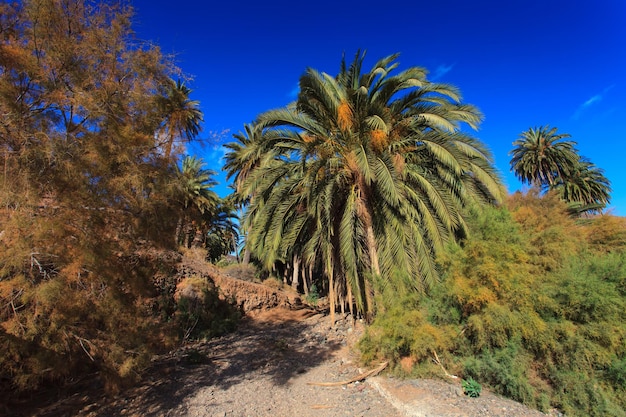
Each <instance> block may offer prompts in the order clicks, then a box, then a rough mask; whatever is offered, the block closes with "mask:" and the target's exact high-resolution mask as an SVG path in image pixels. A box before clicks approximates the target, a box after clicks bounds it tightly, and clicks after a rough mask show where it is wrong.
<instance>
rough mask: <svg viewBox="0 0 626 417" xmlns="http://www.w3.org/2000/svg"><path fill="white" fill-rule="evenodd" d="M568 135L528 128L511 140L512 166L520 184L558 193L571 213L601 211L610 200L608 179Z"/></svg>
mask: <svg viewBox="0 0 626 417" xmlns="http://www.w3.org/2000/svg"><path fill="white" fill-rule="evenodd" d="M570 137H571V136H570V135H569V134H558V133H557V129H556V128H550V127H549V126H541V127H538V128H530V129H528V130H527V131H525V132H523V133H522V134H521V135H520V137H519V138H518V139H517V140H516V141H515V142H513V146H514V148H513V150H512V151H511V155H512V158H511V169H512V170H513V172H514V173H515V175H516V176H517V177H518V178H519V179H520V181H522V183H526V184H530V185H532V186H535V187H538V188H540V189H541V190H543V191H556V192H558V193H559V195H560V196H561V198H562V199H563V200H564V201H566V202H567V203H569V205H570V209H571V210H572V212H574V213H577V214H581V213H587V212H600V211H602V209H604V208H605V207H606V206H607V204H608V203H609V199H610V193H611V186H610V183H609V180H608V179H607V178H606V177H605V176H604V173H603V171H602V170H601V169H600V168H598V167H596V166H595V165H594V164H593V163H591V161H589V160H588V159H587V158H585V157H582V156H580V155H579V154H578V151H577V150H576V148H575V146H576V142H574V141H571V140H566V139H569V138H570Z"/></svg>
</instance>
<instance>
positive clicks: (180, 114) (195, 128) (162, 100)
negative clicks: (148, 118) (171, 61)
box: [158, 78, 203, 158]
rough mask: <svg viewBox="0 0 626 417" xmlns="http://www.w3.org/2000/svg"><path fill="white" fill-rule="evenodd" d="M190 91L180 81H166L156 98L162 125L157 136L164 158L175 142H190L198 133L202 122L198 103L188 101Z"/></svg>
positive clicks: (167, 156) (170, 151)
mask: <svg viewBox="0 0 626 417" xmlns="http://www.w3.org/2000/svg"><path fill="white" fill-rule="evenodd" d="M191 91H192V90H190V89H189V88H188V87H187V86H185V84H184V83H183V82H182V81H181V80H177V81H174V80H172V79H171V78H170V79H168V80H167V82H166V83H165V86H164V92H163V94H162V95H161V96H159V98H158V107H159V111H160V112H161V114H162V115H163V123H162V125H161V129H160V132H159V135H160V136H161V137H162V138H163V140H164V145H165V158H169V157H170V155H171V153H172V148H173V146H174V142H175V141H176V140H183V141H186V142H190V141H192V140H194V139H195V138H196V137H197V136H198V134H199V133H200V130H201V126H200V123H202V122H203V116H202V112H201V111H200V109H199V106H200V102H198V101H196V100H190V99H189V95H190V94H191Z"/></svg>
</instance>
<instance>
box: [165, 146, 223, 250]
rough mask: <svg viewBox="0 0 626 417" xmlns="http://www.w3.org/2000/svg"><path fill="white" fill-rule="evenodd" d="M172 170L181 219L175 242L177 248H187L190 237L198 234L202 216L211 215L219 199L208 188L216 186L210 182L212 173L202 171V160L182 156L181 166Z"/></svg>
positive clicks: (205, 170) (213, 181) (213, 182)
mask: <svg viewBox="0 0 626 417" xmlns="http://www.w3.org/2000/svg"><path fill="white" fill-rule="evenodd" d="M176 168H177V181H176V188H177V190H176V194H177V195H178V198H179V201H180V204H181V206H182V207H181V208H182V213H183V215H182V216H181V217H180V218H179V222H178V226H177V228H176V236H175V238H176V243H177V244H185V245H186V246H189V244H190V243H191V235H192V234H193V233H194V232H196V231H197V230H198V224H199V223H201V222H202V217H203V215H206V214H207V213H213V212H215V209H216V207H217V205H218V202H219V197H218V196H217V194H216V193H215V192H214V191H213V190H212V187H214V186H215V185H216V184H217V182H216V181H215V180H214V179H213V176H214V175H215V172H214V171H211V170H207V169H204V162H203V161H202V159H200V158H196V157H195V156H186V157H185V158H183V161H182V164H181V166H180V167H178V166H177V167H176ZM194 225H195V226H194ZM183 237H185V239H183Z"/></svg>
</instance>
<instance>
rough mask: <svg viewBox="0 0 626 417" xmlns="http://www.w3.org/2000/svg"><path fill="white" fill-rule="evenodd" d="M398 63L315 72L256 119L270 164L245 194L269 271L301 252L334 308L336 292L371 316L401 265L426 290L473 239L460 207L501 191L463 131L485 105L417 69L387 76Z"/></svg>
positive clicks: (389, 60) (485, 157) (256, 246)
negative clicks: (442, 256) (440, 259)
mask: <svg viewBox="0 0 626 417" xmlns="http://www.w3.org/2000/svg"><path fill="white" fill-rule="evenodd" d="M397 57H398V55H392V56H389V57H386V58H384V59H382V60H380V61H379V62H377V63H376V64H375V65H374V67H373V68H372V69H371V70H370V71H369V72H363V71H362V65H363V60H364V54H363V55H361V54H360V53H357V55H356V57H355V59H354V61H353V62H352V63H351V64H350V66H347V65H346V61H345V59H343V60H342V62H341V67H340V71H339V74H338V75H337V76H336V77H332V76H330V75H328V74H325V73H319V72H317V71H316V70H313V69H308V70H307V71H306V72H305V74H304V75H303V76H302V77H301V79H300V94H299V96H298V100H297V102H296V103H295V105H292V106H288V107H286V108H283V109H277V110H272V111H269V112H266V113H264V114H262V115H260V116H259V118H258V120H257V125H258V126H259V128H260V129H262V134H260V135H258V136H257V138H256V140H254V141H253V142H254V143H253V146H254V147H256V151H257V152H259V153H260V155H262V158H260V159H261V160H263V163H261V164H259V165H258V166H256V167H254V168H253V169H251V170H250V172H249V173H248V175H247V178H246V179H245V180H244V181H243V184H242V187H241V189H240V191H239V192H240V193H241V194H243V195H245V196H251V195H254V200H253V201H251V203H250V207H249V208H248V211H247V212H246V218H245V219H244V224H248V225H251V224H253V225H254V228H253V229H252V231H251V232H250V236H249V237H248V238H249V240H250V243H251V247H252V249H253V251H254V252H255V254H256V255H257V257H258V258H259V259H260V260H262V261H264V262H265V263H266V264H267V265H270V264H272V263H273V262H275V261H278V260H282V261H289V260H290V259H292V255H294V253H293V252H294V250H297V251H298V252H299V253H297V254H296V255H298V259H302V266H303V267H306V266H309V267H310V266H315V267H316V268H319V269H320V270H321V271H322V272H323V273H324V275H325V276H326V277H327V280H328V289H329V293H330V295H331V296H330V300H331V312H333V311H334V304H333V303H334V299H335V296H336V294H335V291H338V292H339V293H340V294H343V295H345V294H346V293H347V294H349V295H350V296H354V300H355V302H356V304H357V307H358V308H359V309H360V310H361V311H368V310H369V309H371V307H372V306H371V293H372V289H373V280H374V279H376V278H373V277H380V278H381V280H382V282H383V283H385V282H390V281H391V280H392V277H393V276H394V274H393V271H394V270H396V269H402V270H405V271H408V272H409V275H410V276H411V277H412V280H411V281H410V282H408V283H405V284H408V285H410V286H412V287H413V288H425V287H427V286H428V285H429V283H431V282H432V281H433V280H434V279H436V276H437V272H436V267H435V263H434V257H435V255H436V254H437V253H438V252H439V250H440V249H441V248H442V247H443V245H444V243H445V241H446V240H447V239H449V238H452V237H454V236H456V235H463V234H465V233H466V227H465V221H464V219H463V216H462V208H463V206H464V205H466V204H468V203H469V202H471V201H481V202H489V203H493V202H497V201H499V199H500V198H501V196H502V187H501V184H500V180H499V178H498V175H497V173H496V172H495V170H494V168H493V164H492V161H491V157H490V154H489V152H488V151H487V149H486V148H485V147H484V146H483V145H482V144H481V143H480V142H478V141H477V140H475V139H473V138H472V137H470V136H468V135H467V134H465V133H463V132H462V131H461V130H460V125H461V123H466V124H468V125H470V126H471V127H474V128H475V127H477V125H478V124H479V122H480V120H481V115H480V113H479V112H478V110H477V109H476V108H474V107H472V106H469V105H464V104H461V102H460V100H461V98H460V94H459V92H458V90H457V89H456V88H455V87H453V86H450V85H446V84H438V83H431V82H429V81H428V80H427V79H426V71H425V70H423V69H421V68H417V67H412V68H409V69H407V70H405V71H402V72H400V73H397V74H395V75H391V73H392V71H393V70H394V69H396V67H397V65H398V64H397V62H396V60H397ZM294 248H296V249H294ZM393 284H394V285H395V284H397V283H393Z"/></svg>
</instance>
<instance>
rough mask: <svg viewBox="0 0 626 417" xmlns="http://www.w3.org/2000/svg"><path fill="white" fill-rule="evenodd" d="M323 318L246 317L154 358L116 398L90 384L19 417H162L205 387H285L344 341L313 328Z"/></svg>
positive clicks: (330, 354)
mask: <svg viewBox="0 0 626 417" xmlns="http://www.w3.org/2000/svg"><path fill="white" fill-rule="evenodd" d="M322 320H323V323H327V324H328V325H330V322H329V321H327V320H328V319H327V318H325V317H323V316H321V315H319V314H318V315H315V316H313V317H309V318H304V319H286V320H275V321H266V322H264V321H257V320H250V319H245V320H244V321H243V323H242V325H241V326H240V327H239V329H238V330H236V331H235V332H233V333H230V334H227V335H225V336H222V337H220V338H216V339H212V340H208V341H205V342H200V343H196V344H193V345H188V346H186V347H184V348H182V349H180V350H178V351H176V352H175V353H173V354H170V355H166V356H164V357H160V358H159V359H157V360H155V362H154V363H153V365H152V366H151V367H150V369H148V370H147V372H146V373H145V375H144V378H143V379H142V381H141V382H140V384H139V385H138V386H136V387H134V388H131V389H128V390H126V391H124V392H122V393H121V394H120V395H118V396H117V397H115V398H107V397H106V396H104V395H103V394H102V391H101V389H102V388H101V387H100V388H99V390H98V391H95V392H94V388H95V387H94V384H92V387H91V388H90V392H81V393H76V394H75V395H73V396H70V397H69V398H66V399H64V400H63V401H59V402H57V403H55V404H54V405H53V406H50V407H46V408H45V409H39V410H36V411H33V412H29V413H26V414H21V415H23V416H27V415H28V416H42V417H43V416H46V417H58V416H70V415H72V416H74V415H84V416H93V417H96V416H98V417H99V416H111V415H141V416H162V415H168V413H169V412H170V411H171V410H173V409H175V408H177V407H179V406H180V405H181V404H183V402H184V400H185V398H188V397H191V396H193V395H194V394H195V393H197V392H198V391H200V390H202V389H205V388H207V387H212V388H213V389H220V390H227V389H229V388H230V387H232V386H235V385H238V384H241V383H244V382H246V381H247V380H252V379H256V380H267V381H268V383H272V384H275V385H286V384H288V383H289V381H290V380H291V379H292V378H293V377H294V376H296V375H298V374H302V373H305V372H307V371H308V370H309V369H312V368H314V367H316V366H318V365H320V364H322V363H323V362H324V361H326V360H328V359H330V358H331V357H332V356H333V353H335V352H336V351H338V350H339V349H340V348H341V347H342V344H343V343H345V342H343V341H342V340H341V339H339V338H337V339H334V338H332V339H331V338H330V337H329V334H330V333H332V332H330V333H329V332H328V331H326V332H320V331H317V330H315V329H316V328H317V329H319V328H320V323H322ZM316 326H317V327H316ZM322 327H323V326H322ZM17 415H19V414H17Z"/></svg>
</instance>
